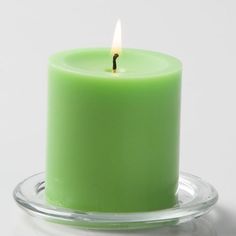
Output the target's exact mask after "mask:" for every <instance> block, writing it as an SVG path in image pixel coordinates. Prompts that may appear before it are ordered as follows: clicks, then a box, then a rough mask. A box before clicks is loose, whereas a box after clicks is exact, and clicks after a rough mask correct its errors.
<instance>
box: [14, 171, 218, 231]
mask: <svg viewBox="0 0 236 236" xmlns="http://www.w3.org/2000/svg"><path fill="white" fill-rule="evenodd" d="M44 190H45V174H44V173H39V174H36V175H33V176H31V177H29V178H27V179H25V180H24V181H22V182H21V183H19V184H18V185H17V186H16V188H15V190H14V193H13V195H14V199H15V200H16V202H17V203H18V205H19V206H20V207H21V208H23V209H24V210H25V211H26V212H27V213H29V214H30V215H33V216H36V217H39V218H43V219H46V220H48V221H51V222H55V223H61V224H68V225H74V226H79V227H82V228H87V229H103V230H104V229H106V230H111V229H137V228H148V227H156V226H162V225H166V224H174V225H177V224H180V223H183V222H187V221H190V220H192V219H194V218H197V217H200V216H202V215H204V214H206V213H207V212H209V210H210V209H211V208H212V207H213V205H214V204H215V203H216V202H217V199H218V194H217V191H216V190H215V188H214V187H213V186H212V185H210V184H209V183H207V182H205V181H203V180H202V179H201V178H199V177H196V176H194V175H191V174H188V173H181V174H180V178H179V187H178V193H177V199H178V201H177V204H176V205H175V206H174V207H172V208H168V209H164V210H157V211H150V212H135V213H104V212H82V211H76V210H71V209H65V208H61V207H55V206H53V205H50V204H48V203H47V202H46V201H45V198H44V194H45V191H44Z"/></svg>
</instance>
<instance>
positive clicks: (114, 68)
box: [112, 53, 119, 73]
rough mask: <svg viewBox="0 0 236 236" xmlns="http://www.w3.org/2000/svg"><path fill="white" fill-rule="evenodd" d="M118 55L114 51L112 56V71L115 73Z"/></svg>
mask: <svg viewBox="0 0 236 236" xmlns="http://www.w3.org/2000/svg"><path fill="white" fill-rule="evenodd" d="M118 57H119V54H118V53H115V54H114V55H113V58H112V72H113V73H115V72H116V69H117V64H116V59H117V58H118Z"/></svg>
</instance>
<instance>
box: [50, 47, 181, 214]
mask: <svg viewBox="0 0 236 236" xmlns="http://www.w3.org/2000/svg"><path fill="white" fill-rule="evenodd" d="M117 60H118V61H117V63H118V65H117V70H116V73H112V67H111V62H112V56H111V53H110V49H106V48H97V49H94V48H91V49H75V50H69V51H65V52H59V53H56V54H55V55H53V56H51V57H50V59H49V78H48V79H49V86H48V90H49V91H48V92H49V93H48V139H47V140H48V143H47V168H46V199H47V201H48V202H49V203H50V204H53V205H55V206H60V207H64V208H70V209H74V210H80V211H86V212H90V211H93V212H143V211H153V210H158V209H164V208H168V207H171V206H173V205H174V204H175V201H176V191H177V186H178V175H179V169H178V160H179V115H180V87H181V63H180V61H179V60H178V59H176V58H174V57H172V56H169V55H165V54H162V53H158V52H152V51H146V50H138V49H123V50H122V54H121V55H120V56H119V58H118V59H117Z"/></svg>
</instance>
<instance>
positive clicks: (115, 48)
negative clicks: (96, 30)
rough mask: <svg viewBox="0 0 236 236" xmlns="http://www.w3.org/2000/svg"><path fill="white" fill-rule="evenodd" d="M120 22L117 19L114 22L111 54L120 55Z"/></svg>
mask: <svg viewBox="0 0 236 236" xmlns="http://www.w3.org/2000/svg"><path fill="white" fill-rule="evenodd" d="M121 48H122V47H121V21H120V19H118V21H117V22H116V28H115V32H114V36H113V42H112V48H111V53H112V54H113V55H114V54H116V53H117V54H120V53H121Z"/></svg>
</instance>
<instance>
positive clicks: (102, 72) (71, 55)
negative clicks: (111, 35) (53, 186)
mask: <svg viewBox="0 0 236 236" xmlns="http://www.w3.org/2000/svg"><path fill="white" fill-rule="evenodd" d="M112 56H113V55H112V54H111V50H110V49H109V48H89V49H73V50H68V51H64V52H59V53H56V54H54V55H52V56H51V57H50V58H49V65H50V66H52V67H55V68H57V69H58V70H61V71H65V72H67V73H71V74H75V75H76V74H78V75H82V76H84V77H90V78H91V77H94V78H103V79H106V78H119V79H132V78H141V79H142V78H143V79H146V78H152V77H155V78H156V77H163V76H164V77H165V76H168V75H169V74H173V73H178V72H181V70H182V64H181V62H180V61H179V60H178V59H177V58H175V57H172V56H169V55H166V54H163V53H159V52H154V51H147V50H140V49H128V48H124V49H122V52H121V54H120V55H119V58H117V71H116V73H113V72H112Z"/></svg>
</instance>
